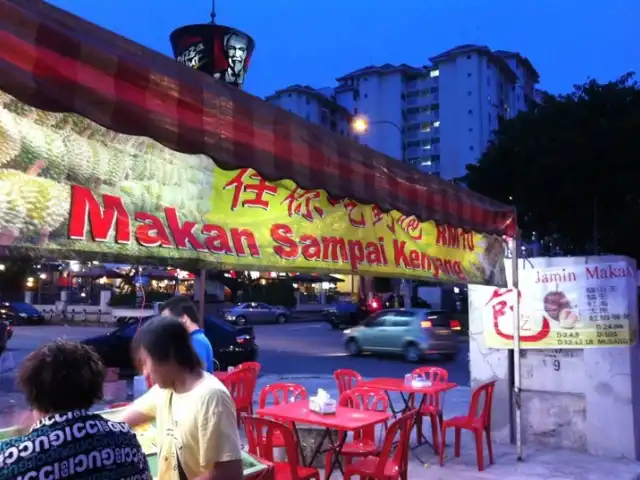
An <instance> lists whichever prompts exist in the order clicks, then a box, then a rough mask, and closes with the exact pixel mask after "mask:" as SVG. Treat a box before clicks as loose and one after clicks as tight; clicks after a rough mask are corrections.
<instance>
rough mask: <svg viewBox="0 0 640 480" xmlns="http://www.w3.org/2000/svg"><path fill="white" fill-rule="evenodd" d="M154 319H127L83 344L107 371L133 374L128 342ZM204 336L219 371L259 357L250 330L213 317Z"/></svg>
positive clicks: (206, 321) (124, 374)
mask: <svg viewBox="0 0 640 480" xmlns="http://www.w3.org/2000/svg"><path fill="white" fill-rule="evenodd" d="M151 318H153V316H149V317H144V318H142V320H140V319H138V318H137V317H130V318H128V319H127V320H126V321H124V322H123V324H122V325H121V326H120V327H118V328H116V329H115V330H113V331H112V332H110V333H107V334H103V335H99V336H97V337H93V338H88V339H86V340H84V341H83V343H84V344H85V345H89V346H91V347H93V349H94V350H96V352H98V354H99V355H100V357H101V358H102V361H103V363H104V364H105V366H106V367H107V368H118V369H120V375H121V376H131V375H135V374H136V373H135V372H136V368H135V365H134V364H133V361H132V358H131V340H132V339H133V337H134V335H135V334H136V331H137V330H138V328H139V326H140V325H143V324H144V323H146V322H147V321H148V320H150V319H151ZM204 333H205V335H206V336H207V338H208V339H209V341H210V342H211V346H212V347H213V356H214V358H215V361H216V362H217V367H219V369H220V370H226V369H227V368H228V367H235V366H237V365H240V364H241V363H243V362H253V361H255V360H256V359H257V358H258V346H257V345H256V343H255V336H254V333H253V328H252V327H241V328H235V327H234V326H232V325H229V324H228V323H226V322H223V321H220V320H217V319H215V318H213V317H210V316H209V317H207V318H206V319H205V328H204Z"/></svg>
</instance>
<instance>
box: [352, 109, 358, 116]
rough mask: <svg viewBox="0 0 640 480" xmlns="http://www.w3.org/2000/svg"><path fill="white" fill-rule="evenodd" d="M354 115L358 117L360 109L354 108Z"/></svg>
mask: <svg viewBox="0 0 640 480" xmlns="http://www.w3.org/2000/svg"><path fill="white" fill-rule="evenodd" d="M353 114H354V115H357V114H358V107H354V108H353Z"/></svg>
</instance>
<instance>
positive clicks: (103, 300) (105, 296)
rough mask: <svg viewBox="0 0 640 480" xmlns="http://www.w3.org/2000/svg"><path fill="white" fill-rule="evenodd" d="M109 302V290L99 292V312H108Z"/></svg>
mask: <svg viewBox="0 0 640 480" xmlns="http://www.w3.org/2000/svg"><path fill="white" fill-rule="evenodd" d="M109 300H111V290H100V310H101V311H103V312H105V311H107V310H109Z"/></svg>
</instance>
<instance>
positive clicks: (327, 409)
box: [309, 390, 338, 415]
mask: <svg viewBox="0 0 640 480" xmlns="http://www.w3.org/2000/svg"><path fill="white" fill-rule="evenodd" d="M337 407H338V403H337V402H336V401H335V400H334V399H333V398H331V397H330V396H329V394H327V392H325V391H324V390H318V393H317V394H316V395H315V396H314V397H311V398H309V410H311V411H313V412H316V413H319V414H321V415H331V414H334V413H336V408H337Z"/></svg>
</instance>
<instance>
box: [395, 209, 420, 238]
mask: <svg viewBox="0 0 640 480" xmlns="http://www.w3.org/2000/svg"><path fill="white" fill-rule="evenodd" d="M398 225H400V228H402V230H403V231H404V232H405V233H406V234H407V235H409V236H410V237H411V238H412V239H413V240H416V241H419V240H422V224H421V223H420V220H418V219H417V218H416V217H415V216H414V215H411V216H410V217H409V216H407V215H402V216H401V217H400V218H398Z"/></svg>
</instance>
